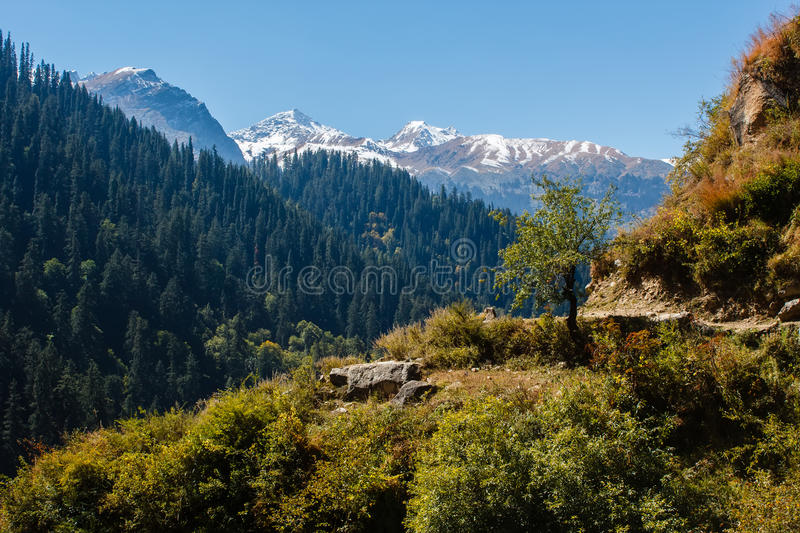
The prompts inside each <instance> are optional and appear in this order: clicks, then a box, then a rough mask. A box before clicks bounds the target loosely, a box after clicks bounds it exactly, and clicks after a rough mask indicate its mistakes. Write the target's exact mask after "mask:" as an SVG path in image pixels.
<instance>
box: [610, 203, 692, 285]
mask: <svg viewBox="0 0 800 533" xmlns="http://www.w3.org/2000/svg"><path fill="white" fill-rule="evenodd" d="M645 229H646V231H644V230H645ZM699 230H700V228H699V224H698V222H697V221H696V220H695V219H694V218H693V217H692V216H690V215H689V214H688V213H685V212H682V211H670V210H662V211H659V213H658V214H657V215H656V216H655V217H654V218H653V219H651V221H650V223H649V224H648V226H647V227H646V228H642V229H640V230H638V231H635V232H634V233H632V234H631V235H623V236H621V237H620V238H619V239H618V240H617V244H618V246H619V247H620V248H621V250H622V253H623V273H624V274H625V276H626V277H627V278H629V279H635V278H637V277H641V276H642V275H644V274H657V275H660V276H662V277H664V278H666V279H667V280H670V281H673V282H680V281H685V280H687V279H690V278H691V274H692V264H693V262H694V261H695V255H694V253H695V246H696V244H697V241H698V233H699Z"/></svg>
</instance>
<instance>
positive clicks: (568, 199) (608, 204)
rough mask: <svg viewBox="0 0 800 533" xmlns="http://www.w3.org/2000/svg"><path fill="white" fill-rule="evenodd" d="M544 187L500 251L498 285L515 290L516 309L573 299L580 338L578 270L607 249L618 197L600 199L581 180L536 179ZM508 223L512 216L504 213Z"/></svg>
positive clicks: (571, 324)
mask: <svg viewBox="0 0 800 533" xmlns="http://www.w3.org/2000/svg"><path fill="white" fill-rule="evenodd" d="M533 181H534V184H535V185H537V186H538V188H539V189H541V193H540V194H533V195H531V196H532V198H533V199H534V200H535V201H537V202H538V203H539V208H538V209H537V210H536V211H535V212H534V213H533V214H532V215H531V214H530V213H528V212H527V211H525V212H523V214H522V215H521V216H519V217H517V219H516V224H517V232H516V239H515V241H514V242H513V243H512V244H510V245H509V246H507V247H506V248H504V249H502V250H500V252H499V254H500V258H501V259H502V260H503V265H502V268H501V269H500V270H498V272H497V276H496V277H495V288H500V287H504V286H509V287H510V288H511V289H512V290H513V291H514V303H513V307H514V308H519V307H520V306H521V305H522V304H523V303H524V302H525V301H526V300H528V298H530V297H531V296H533V297H534V298H535V301H536V305H537V306H541V305H545V304H548V303H549V304H553V305H560V304H561V303H562V302H565V301H566V302H569V315H568V316H567V327H568V328H569V331H570V335H571V336H572V337H573V339H576V340H577V339H578V337H579V330H578V321H577V318H578V295H577V292H576V290H575V282H576V273H577V269H578V267H579V266H581V265H585V264H589V263H590V262H591V261H592V260H593V259H595V258H596V257H597V256H598V255H599V254H600V253H601V252H602V251H603V249H604V247H605V245H606V243H607V236H608V233H609V230H610V229H611V227H612V225H613V224H616V223H617V222H618V221H619V219H620V216H621V210H620V208H619V204H618V203H617V201H616V200H615V198H614V192H615V189H614V187H613V186H612V187H610V188H609V190H608V191H607V192H606V194H605V196H604V197H603V198H602V199H600V200H595V199H593V198H590V197H588V196H585V195H583V194H582V192H581V189H582V187H581V182H580V180H572V179H562V180H553V179H550V178H548V177H547V176H543V177H542V178H541V179H538V180H537V179H534V180H533ZM493 215H494V217H495V218H496V219H497V220H499V221H500V222H502V223H506V222H507V218H506V217H505V216H504V215H503V214H502V213H499V212H494V213H493Z"/></svg>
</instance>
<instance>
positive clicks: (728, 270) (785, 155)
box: [587, 17, 800, 320]
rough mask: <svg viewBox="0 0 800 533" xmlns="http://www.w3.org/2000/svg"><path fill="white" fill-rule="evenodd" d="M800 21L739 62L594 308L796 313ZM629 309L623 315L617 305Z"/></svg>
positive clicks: (620, 250)
mask: <svg viewBox="0 0 800 533" xmlns="http://www.w3.org/2000/svg"><path fill="white" fill-rule="evenodd" d="M799 38H800V20H798V18H796V17H795V18H791V19H780V18H776V19H775V20H774V21H773V25H772V26H771V27H770V28H768V29H765V30H760V31H759V32H758V33H757V34H756V35H755V37H754V39H753V43H752V45H751V47H750V49H749V50H748V52H747V53H745V54H744V55H743V56H742V57H741V58H739V59H738V60H737V61H736V63H735V70H734V72H733V74H732V77H731V83H730V86H729V87H728V89H727V90H726V92H725V93H724V94H722V95H720V96H719V97H717V98H714V99H712V100H711V101H708V102H703V103H702V104H701V119H702V120H701V123H700V124H699V126H698V128H697V130H696V131H694V132H691V134H692V137H691V138H690V140H689V142H687V144H686V150H685V153H684V155H683V157H682V158H681V159H680V160H679V161H678V162H677V164H676V167H675V170H674V171H673V172H672V174H671V176H670V179H671V180H672V184H673V191H672V194H671V195H670V196H669V197H668V198H667V199H665V201H664V202H663V204H662V206H661V207H660V208H659V211H658V213H657V214H656V215H655V216H654V217H653V218H651V219H649V220H647V221H646V222H645V223H644V224H642V225H641V226H640V227H638V228H636V229H634V230H632V231H630V232H628V233H624V234H622V235H620V236H619V238H618V239H617V240H616V242H615V244H614V246H613V247H612V249H611V251H610V252H609V254H607V256H606V257H604V258H603V260H601V261H599V262H598V263H597V264H596V265H594V270H593V272H594V276H593V283H592V288H593V294H592V296H591V297H590V298H589V302H588V304H587V310H588V311H590V312H591V310H595V311H596V310H600V309H605V310H610V311H611V310H613V309H614V308H620V307H622V308H624V307H625V305H626V304H624V303H622V302H624V301H626V300H627V301H630V302H634V301H637V300H638V301H642V300H645V301H648V304H649V305H652V306H656V307H662V308H665V309H666V308H672V309H680V310H690V311H692V312H694V313H696V314H697V315H699V316H703V317H706V318H711V319H715V320H736V319H742V318H746V317H754V318H762V319H768V318H771V317H775V316H776V315H778V314H779V313H780V318H782V319H783V320H795V319H797V318H798V317H800V309H795V308H794V307H793V305H794V304H792V305H791V306H789V307H787V308H786V309H785V310H784V311H783V312H781V310H782V309H783V308H784V306H785V304H787V302H790V301H792V300H793V299H794V298H796V297H797V296H800V261H798V259H800V133H798V132H800V109H799V108H798V106H797V102H798V101H799V100H800V45H798V44H797V43H798V42H800V39H799ZM621 310H624V309H621Z"/></svg>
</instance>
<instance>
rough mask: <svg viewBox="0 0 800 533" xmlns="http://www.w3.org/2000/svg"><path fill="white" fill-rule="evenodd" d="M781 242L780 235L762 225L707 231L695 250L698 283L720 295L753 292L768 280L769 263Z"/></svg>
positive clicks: (755, 224)
mask: <svg viewBox="0 0 800 533" xmlns="http://www.w3.org/2000/svg"><path fill="white" fill-rule="evenodd" d="M779 242H780V237H779V235H778V233H777V232H776V231H775V230H774V229H773V228H771V227H770V226H768V225H766V224H764V223H763V222H758V221H751V222H750V223H748V224H747V225H746V226H737V225H727V224H719V225H712V226H709V227H706V228H704V229H703V230H702V231H701V232H700V239H699V243H698V244H697V246H696V248H695V253H696V257H697V260H696V262H695V264H694V276H695V279H696V281H697V282H698V283H700V285H702V286H704V287H707V288H711V289H714V290H716V291H720V292H721V291H725V292H737V291H742V290H745V291H747V292H752V291H753V288H754V287H757V286H758V284H759V283H762V282H763V281H764V280H765V279H766V273H767V261H768V260H769V258H770V256H771V255H772V254H774V253H775V252H776V251H777V249H778V245H779Z"/></svg>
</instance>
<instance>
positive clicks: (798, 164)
mask: <svg viewBox="0 0 800 533" xmlns="http://www.w3.org/2000/svg"><path fill="white" fill-rule="evenodd" d="M738 202H739V206H740V207H739V209H738V210H739V218H740V219H743V220H746V219H750V218H758V219H760V220H763V221H764V222H768V223H771V224H777V225H784V224H786V223H787V222H789V218H790V216H791V215H792V212H793V211H794V209H795V207H796V206H797V203H798V202H800V161H799V160H796V159H790V160H788V161H784V162H783V163H781V164H779V165H772V166H769V167H767V168H764V169H763V170H761V171H760V172H759V173H758V174H756V176H755V177H754V178H753V179H751V180H748V181H747V182H746V183H744V184H743V185H742V188H741V190H740V191H739V193H738Z"/></svg>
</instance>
